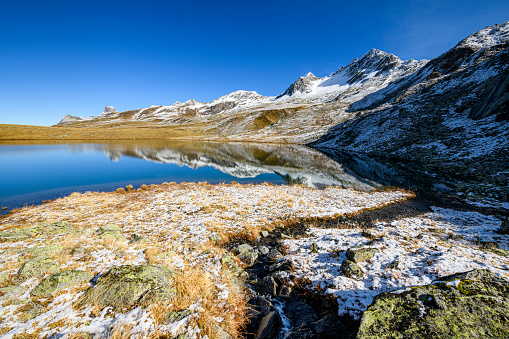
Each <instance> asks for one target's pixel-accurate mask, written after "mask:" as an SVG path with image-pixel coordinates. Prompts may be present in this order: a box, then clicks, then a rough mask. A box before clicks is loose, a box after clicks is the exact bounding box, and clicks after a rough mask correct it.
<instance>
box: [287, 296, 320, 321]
mask: <svg viewBox="0 0 509 339" xmlns="http://www.w3.org/2000/svg"><path fill="white" fill-rule="evenodd" d="M285 315H286V316H287V317H288V319H290V323H291V324H292V327H300V326H310V325H311V324H312V323H313V322H315V320H316V319H318V317H317V316H316V313H315V311H313V308H312V307H311V306H309V305H308V304H306V303H304V302H302V301H295V302H293V303H290V304H288V305H286V307H285Z"/></svg>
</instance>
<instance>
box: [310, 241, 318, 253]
mask: <svg viewBox="0 0 509 339" xmlns="http://www.w3.org/2000/svg"><path fill="white" fill-rule="evenodd" d="M309 250H310V251H311V253H318V245H316V243H312V244H311V247H310V248H309Z"/></svg>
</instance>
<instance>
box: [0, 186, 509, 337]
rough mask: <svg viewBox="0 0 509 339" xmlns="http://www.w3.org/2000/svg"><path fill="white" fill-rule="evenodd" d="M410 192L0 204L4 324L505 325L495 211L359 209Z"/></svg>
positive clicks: (92, 327) (182, 329)
mask: <svg viewBox="0 0 509 339" xmlns="http://www.w3.org/2000/svg"><path fill="white" fill-rule="evenodd" d="M412 197H413V195H412V194H411V193H408V192H404V191H398V190H394V191H382V192H371V193H367V192H358V191H354V190H348V189H341V188H327V189H324V190H317V189H311V188H306V187H302V186H273V185H267V184H263V185H238V184H229V185H209V184H206V183H196V184H187V183H181V184H174V183H170V184H168V183H166V184H163V185H150V186H145V185H143V186H142V187H140V188H139V189H134V188H133V187H132V186H129V187H127V188H126V189H123V188H122V189H118V190H117V191H116V192H110V193H91V192H88V193H84V194H80V193H74V194H72V195H70V196H68V197H65V198H62V199H58V200H55V201H52V202H47V203H45V204H42V205H39V206H32V207H25V208H23V209H19V210H14V211H12V212H11V213H10V214H9V215H7V216H4V217H2V218H1V219H0V229H1V232H0V241H1V242H0V251H1V253H2V255H1V256H0V265H1V269H0V270H1V273H0V284H1V287H0V305H1V306H0V319H1V325H0V333H1V334H2V336H3V337H5V338H27V337H34V338H38V337H48V338H50V337H51V338H57V337H58V338H62V337H65V338H107V337H111V338H120V337H129V336H131V337H134V338H137V337H149V338H177V337H179V338H232V337H248V338H255V337H256V338H274V337H278V336H280V337H282V338H283V337H285V338H341V337H344V338H353V337H355V336H357V337H359V338H378V337H383V336H386V337H411V336H415V335H417V336H421V337H423V336H426V335H432V336H433V337H437V338H442V337H469V336H470V337H471V336H475V335H478V336H483V337H492V338H500V337H504V336H508V335H509V332H508V330H507V328H509V327H508V326H507V325H508V323H509V319H508V318H507V310H508V308H509V298H508V295H509V293H508V292H509V282H508V281H507V280H505V279H508V278H509V257H508V254H509V247H508V240H509V236H508V235H506V234H502V233H497V232H500V229H501V227H502V228H504V227H507V225H505V226H504V224H503V223H502V221H500V220H499V219H497V218H494V217H491V216H485V215H482V214H479V213H473V212H457V211H453V210H448V209H443V208H433V209H432V211H429V212H426V213H424V212H421V211H416V213H412V214H404V213H403V214H400V215H395V217H394V218H392V220H388V219H385V218H381V220H379V221H375V222H373V223H365V224H363V223H359V222H356V223H354V222H351V220H354V219H355V218H356V217H358V216H359V215H362V214H363V213H368V214H369V213H374V214H375V215H376V211H378V210H379V209H380V208H383V207H384V206H388V205H395V204H399V203H402V202H404V201H406V200H407V199H409V198H412ZM423 213H424V214H423ZM358 220H362V218H359V219H358ZM366 227H369V229H366ZM472 270H474V271H472ZM466 271H472V272H471V273H463V274H459V275H455V276H449V277H446V278H440V277H443V276H447V275H451V274H456V273H462V272H466ZM437 279H438V280H437ZM418 285H422V286H423V287H416V286H418ZM381 292H382V294H380V293H381ZM462 315H465V316H464V317H463V316H462ZM444 321H446V322H447V323H448V324H452V325H450V326H448V327H447V329H444V327H443V326H442V327H441V326H439V325H440V324H442V323H443V322H444ZM433 324H435V325H433ZM446 331H449V332H446Z"/></svg>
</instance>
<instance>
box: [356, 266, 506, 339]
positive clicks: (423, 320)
mask: <svg viewBox="0 0 509 339" xmlns="http://www.w3.org/2000/svg"><path fill="white" fill-rule="evenodd" d="M508 337H509V281H507V280H503V279H500V278H498V277H497V276H496V275H495V274H494V273H492V272H490V271H488V270H473V271H469V272H465V273H460V274H455V275H451V276H447V277H443V278H440V279H438V280H436V281H435V282H433V283H432V284H430V285H426V286H419V287H414V288H410V289H407V290H404V291H398V293H394V292H392V293H391V292H386V293H382V294H380V295H378V296H377V297H376V298H375V300H374V301H373V303H372V304H371V305H370V306H369V307H368V309H367V310H366V311H365V312H364V314H363V316H362V320H361V324H360V328H359V333H358V335H357V338H358V339H368V338H508Z"/></svg>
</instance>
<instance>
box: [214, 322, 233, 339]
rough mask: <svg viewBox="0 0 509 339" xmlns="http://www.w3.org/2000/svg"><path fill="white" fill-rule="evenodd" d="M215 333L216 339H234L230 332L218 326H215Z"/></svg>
mask: <svg viewBox="0 0 509 339" xmlns="http://www.w3.org/2000/svg"><path fill="white" fill-rule="evenodd" d="M214 332H216V333H214V338H217V339H233V337H232V336H231V335H230V334H229V333H228V332H226V331H225V330H223V328H222V327H221V326H219V325H218V324H214Z"/></svg>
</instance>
